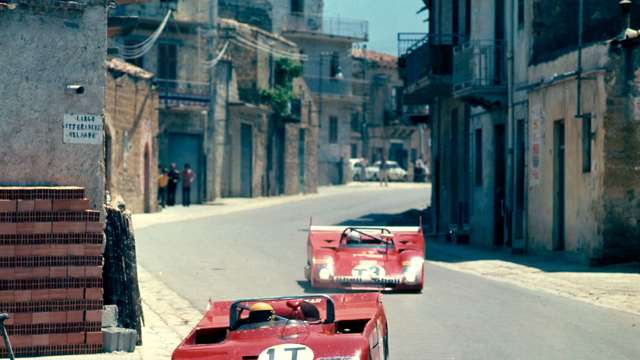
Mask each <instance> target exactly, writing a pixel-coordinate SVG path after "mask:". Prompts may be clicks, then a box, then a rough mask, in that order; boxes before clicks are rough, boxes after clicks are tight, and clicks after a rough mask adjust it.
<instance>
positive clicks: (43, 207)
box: [34, 199, 51, 212]
mask: <svg viewBox="0 0 640 360" xmlns="http://www.w3.org/2000/svg"><path fill="white" fill-rule="evenodd" d="M35 202H36V203H35V206H34V209H35V211H43V212H48V211H51V200H44V199H36V200H35Z"/></svg>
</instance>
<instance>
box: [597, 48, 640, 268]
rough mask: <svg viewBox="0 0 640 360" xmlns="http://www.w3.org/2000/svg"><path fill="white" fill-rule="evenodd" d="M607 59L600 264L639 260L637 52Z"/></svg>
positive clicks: (639, 58)
mask: <svg viewBox="0 0 640 360" xmlns="http://www.w3.org/2000/svg"><path fill="white" fill-rule="evenodd" d="M627 56H628V57H627ZM610 60H611V68H612V71H611V72H610V73H608V74H607V76H606V78H605V81H606V93H607V99H606V103H607V112H606V114H605V115H604V119H603V120H602V127H603V129H604V133H605V139H604V144H605V148H604V176H605V178H604V185H603V186H604V197H603V199H602V201H603V211H604V219H603V220H604V221H603V223H602V224H601V226H600V228H599V230H601V231H602V235H603V250H602V254H601V255H602V260H601V261H604V262H608V261H626V260H629V259H636V260H637V259H640V70H639V69H640V50H639V49H638V48H637V46H636V48H634V49H633V50H625V51H624V52H623V51H619V50H615V51H612V52H610ZM602 101H603V102H604V100H602Z"/></svg>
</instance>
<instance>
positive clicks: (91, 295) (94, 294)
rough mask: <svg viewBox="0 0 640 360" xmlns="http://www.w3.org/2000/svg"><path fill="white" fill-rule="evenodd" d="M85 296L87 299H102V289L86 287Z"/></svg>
mask: <svg viewBox="0 0 640 360" xmlns="http://www.w3.org/2000/svg"><path fill="white" fill-rule="evenodd" d="M84 298H85V299H86V300H102V289H101V288H92V289H85V290H84Z"/></svg>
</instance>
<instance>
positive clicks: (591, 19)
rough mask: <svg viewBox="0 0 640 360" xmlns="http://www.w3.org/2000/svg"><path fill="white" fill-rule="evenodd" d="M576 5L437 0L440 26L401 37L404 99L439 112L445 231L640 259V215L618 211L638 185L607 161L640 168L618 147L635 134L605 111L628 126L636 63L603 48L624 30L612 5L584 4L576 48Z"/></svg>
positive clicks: (531, 248)
mask: <svg viewBox="0 0 640 360" xmlns="http://www.w3.org/2000/svg"><path fill="white" fill-rule="evenodd" d="M577 6H578V4H577V3H563V4H558V3H557V2H553V1H543V0H538V1H533V0H531V1H526V0H525V1H517V2H516V1H504V0H495V1H479V0H478V1H474V0H471V1H453V2H450V1H437V0H436V1H432V2H430V3H429V6H428V8H429V14H430V20H429V26H428V30H429V31H428V33H425V34H400V35H399V52H400V54H401V61H400V64H401V65H402V66H401V67H402V69H401V70H402V73H403V76H404V77H405V82H406V84H407V87H406V93H405V101H406V102H408V103H412V104H428V105H429V107H430V114H431V121H432V123H431V130H432V151H433V161H432V178H433V195H432V202H431V206H432V211H433V215H434V216H433V224H432V229H433V235H434V236H443V235H444V234H446V233H447V232H449V231H450V230H452V229H455V232H456V234H457V235H458V238H459V239H463V240H469V241H471V242H472V243H476V244H481V245H485V246H494V247H507V248H511V249H512V250H513V251H516V252H522V251H527V252H532V253H547V252H553V251H556V252H560V253H561V254H562V255H563V256H566V257H568V258H571V259H575V260H577V261H581V262H590V263H598V262H606V261H608V260H611V259H615V258H622V256H620V254H621V253H622V254H624V253H627V254H634V253H636V250H634V249H636V248H637V245H634V244H635V242H634V241H630V240H628V239H629V238H630V237H631V238H632V237H633V234H635V231H637V230H635V229H636V228H635V227H634V225H632V224H634V220H633V219H629V218H628V217H626V216H623V217H622V218H620V217H619V216H620V209H628V206H630V204H631V203H633V200H630V199H627V201H626V202H625V201H623V200H622V199H621V197H620V194H621V193H629V192H632V193H635V191H636V190H635V187H636V185H635V184H633V182H629V181H626V182H625V181H621V182H620V184H619V185H618V187H615V186H612V187H607V186H605V185H604V184H605V183H606V184H613V183H616V181H613V179H614V178H616V179H617V178H619V177H615V176H614V178H607V176H606V174H607V173H612V172H610V171H609V172H607V170H606V169H611V168H613V167H615V168H616V169H618V170H619V171H623V172H629V171H632V170H631V169H632V167H633V161H628V162H625V164H624V165H623V164H622V163H616V162H615V160H614V159H615V156H612V154H613V153H615V152H616V151H620V152H621V153H625V154H627V153H628V152H629V151H631V152H632V149H633V141H632V142H629V140H632V137H631V138H628V139H627V138H625V140H624V141H622V140H621V139H617V138H616V137H615V133H616V132H615V129H616V126H617V125H613V124H615V123H616V121H613V120H612V121H611V122H609V124H611V126H612V127H611V128H610V130H611V132H610V133H607V132H606V130H605V128H606V126H605V125H604V123H606V120H604V119H614V118H615V119H617V121H619V122H620V124H623V123H625V122H626V121H629V120H630V118H631V115H630V113H629V112H627V113H620V112H616V109H615V107H612V106H611V104H614V103H620V102H622V100H621V99H617V96H622V95H623V94H622V93H621V92H620V91H619V90H620V86H622V83H618V82H617V81H619V79H621V77H620V74H621V66H623V65H622V63H624V66H627V67H629V68H633V67H634V66H637V65H636V64H634V63H633V62H632V61H631V60H629V59H631V57H630V56H629V57H628V58H627V60H626V61H623V62H622V63H621V61H622V60H621V57H620V56H619V55H616V54H615V52H616V51H615V49H613V48H611V47H609V46H606V45H601V46H591V44H592V43H595V42H602V41H605V40H607V39H611V38H613V37H614V36H615V35H616V34H617V33H619V32H620V31H621V27H622V25H621V24H622V21H621V15H620V11H619V9H618V8H616V7H615V6H610V4H609V5H606V4H604V3H603V2H598V1H585V12H584V14H583V17H584V24H585V25H584V31H583V32H582V33H583V40H582V43H583V44H584V45H582V47H581V50H580V51H578V50H576V48H577V47H578V34H579V33H580V31H578V24H579V21H578V17H576V16H574V14H579V11H578V8H577ZM634 6H637V5H634ZM543 12H544V13H543ZM635 13H637V12H635ZM636 16H637V15H636ZM534 19H542V20H540V21H534ZM564 19H567V21H564ZM559 23H562V26H560V27H558V26H556V24H559ZM603 28H606V29H607V30H606V31H600V30H598V29H603ZM570 33H574V34H575V35H576V36H575V37H571V36H567V34H570ZM578 53H581V55H580V56H579V55H578ZM579 58H581V59H582V60H579ZM423 59H426V61H423ZM425 65H426V66H425ZM587 71H589V72H590V73H591V74H590V75H589V77H588V79H583V77H585V75H582V76H578V74H582V73H586V72H587ZM558 74H562V75H558ZM615 76H618V78H617V80H615V81H614V80H613V79H614V77H615ZM627 78H630V76H629V75H628V74H627ZM578 83H580V85H579V86H578ZM616 84H617V85H616ZM608 87H609V88H608ZM578 88H580V90H579V91H580V94H581V95H580V96H578V95H577V93H578ZM634 91H635V90H634ZM572 92H573V93H572ZM629 93H633V91H632V90H629ZM577 99H580V100H577ZM629 101H630V100H629ZM578 104H580V105H578ZM620 106H622V107H624V105H620ZM627 106H631V105H629V104H627ZM587 117H589V118H590V120H588V121H587V120H585V119H586V118H587ZM598 119H599V120H598ZM594 127H598V130H599V131H595V132H593V131H592V130H590V129H593V128H594ZM632 133H633V132H632ZM609 135H611V136H610V137H609ZM600 136H603V137H604V139H610V141H606V140H605V141H604V143H601V141H602V140H603V138H600ZM613 149H616V150H613ZM587 150H589V151H590V152H591V153H590V155H588V156H589V157H590V160H589V161H587V160H588V159H587V160H585V158H586V157H587V155H583V154H582V153H583V152H585V154H586V151H587ZM618 154H620V153H618ZM630 156H631V157H632V158H633V156H632V155H630ZM583 161H584V162H583ZM609 163H611V164H612V165H609ZM613 164H616V165H615V166H614V165H613ZM582 168H584V169H590V170H588V171H587V170H584V171H583V170H581V169H582ZM622 169H624V170H622ZM611 198H613V199H616V200H611V201H609V199H611ZM618 201H621V202H618ZM612 204H615V205H612ZM615 214H618V215H615ZM605 229H607V230H605ZM622 234H625V235H622ZM622 238H626V239H627V240H621V239H622ZM616 239H618V240H616ZM616 254H617V255H616Z"/></svg>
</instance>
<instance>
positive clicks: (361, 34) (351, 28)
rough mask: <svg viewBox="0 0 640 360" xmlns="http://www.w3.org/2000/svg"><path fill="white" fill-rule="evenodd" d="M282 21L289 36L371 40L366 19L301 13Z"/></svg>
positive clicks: (353, 40)
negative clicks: (322, 36)
mask: <svg viewBox="0 0 640 360" xmlns="http://www.w3.org/2000/svg"><path fill="white" fill-rule="evenodd" d="M282 21H284V23H283V24H282V33H283V34H286V35H287V36H291V35H293V36H295V35H314V36H317V35H324V36H328V37H334V38H344V39H347V40H350V41H352V42H355V41H368V40H369V23H368V22H367V21H364V20H355V19H347V18H343V17H328V16H323V15H309V14H304V13H299V14H294V15H292V16H285V17H283V19H282Z"/></svg>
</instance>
